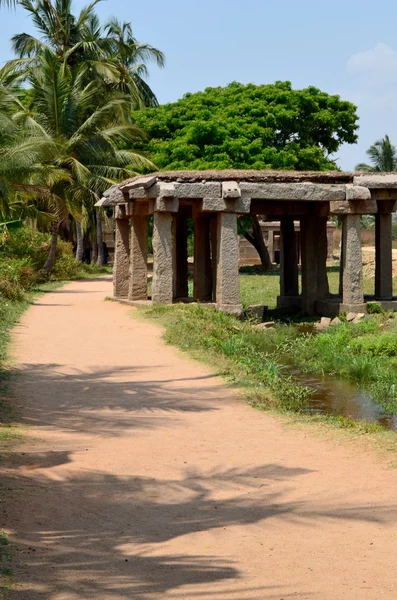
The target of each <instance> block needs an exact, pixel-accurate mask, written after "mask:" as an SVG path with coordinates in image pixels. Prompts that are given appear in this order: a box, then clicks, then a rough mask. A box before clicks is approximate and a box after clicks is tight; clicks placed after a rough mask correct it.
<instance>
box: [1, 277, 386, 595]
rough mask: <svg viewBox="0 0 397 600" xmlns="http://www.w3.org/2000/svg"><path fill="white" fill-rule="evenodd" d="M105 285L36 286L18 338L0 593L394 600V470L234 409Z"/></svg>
mask: <svg viewBox="0 0 397 600" xmlns="http://www.w3.org/2000/svg"><path fill="white" fill-rule="evenodd" d="M110 286H111V283H110V280H109V281H107V280H103V279H102V280H98V281H89V282H80V283H72V284H70V285H68V286H67V287H65V288H64V289H61V290H58V291H55V292H52V293H49V294H46V295H45V296H44V297H42V298H41V299H40V301H39V302H38V303H37V304H36V305H35V306H34V307H32V308H31V309H30V311H29V312H28V313H27V314H26V316H25V317H24V318H23V319H22V322H21V324H20V326H19V327H18V328H17V330H16V333H15V346H14V354H15V356H16V358H17V361H18V366H19V368H21V369H22V370H23V375H21V376H20V377H18V378H17V380H16V381H15V383H14V385H13V393H14V395H15V397H16V398H18V401H19V403H20V407H21V410H22V413H23V415H24V420H25V422H26V423H27V424H29V425H30V428H29V431H28V439H27V442H26V444H25V445H24V446H23V447H22V448H21V449H20V450H19V451H18V452H17V453H16V454H15V455H14V457H13V459H12V460H9V461H8V463H7V464H6V465H5V468H4V469H3V475H4V479H3V483H4V485H3V487H2V489H1V493H2V496H3V498H4V497H5V499H6V501H7V507H8V508H7V509H6V511H5V514H4V519H5V523H4V525H5V527H6V530H7V531H8V532H9V534H10V542H11V544H12V547H13V548H14V552H13V555H14V564H15V568H14V571H15V573H16V578H17V580H18V582H19V584H20V585H19V586H18V587H17V588H16V589H15V591H14V592H13V593H12V594H11V596H10V597H11V598H12V599H14V600H39V599H43V600H86V599H87V600H88V599H94V598H95V599H96V600H131V599H132V598H134V600H152V599H162V598H167V599H173V600H176V599H186V600H193V599H196V598H197V600H205V599H207V598H208V599H210V598H211V599H215V600H240V599H241V600H270V599H278V600H282V599H284V600H286V599H289V598H305V599H312V598H313V599H318V600H339V599H349V600H351V599H352V600H354V599H357V600H358V599H360V600H369V599H371V600H375V599H376V600H377V599H378V598H385V599H387V600H389V599H390V600H392V599H393V600H394V599H395V598H396V596H397V581H396V576H395V557H396V552H397V535H396V534H397V472H396V471H393V470H387V469H386V468H384V467H383V466H382V465H381V464H378V462H377V460H376V458H374V457H373V456H370V455H366V454H365V453H363V451H362V449H359V448H355V447H354V446H351V445H345V444H338V443H337V442H336V441H329V440H328V441H326V440H317V439H313V438H311V437H306V435H305V433H304V431H295V430H288V429H285V428H284V427H283V426H282V423H281V422H279V421H277V420H276V419H273V418H271V417H269V416H267V415H266V414H263V413H260V412H257V411H255V410H253V409H251V408H249V407H248V406H246V405H244V404H242V403H239V402H238V401H237V400H235V399H234V398H233V394H232V393H231V391H230V390H229V389H227V388H225V387H223V386H222V384H221V382H220V380H218V379H217V378H216V377H214V376H213V375H212V374H211V373H210V372H209V371H208V370H207V369H206V368H204V367H202V366H201V365H198V364H196V363H194V362H193V361H190V360H188V359H186V358H185V357H182V356H181V355H179V354H178V353H177V352H176V351H175V350H174V349H172V348H169V347H167V346H165V344H164V343H163V342H162V340H161V331H160V330H159V329H158V328H157V327H156V326H154V325H152V324H150V323H147V322H143V321H140V320H137V319H134V318H130V316H129V313H130V311H131V309H129V308H128V307H125V306H120V305H117V304H113V303H105V302H103V299H104V297H105V296H106V295H110V293H111V287H110ZM8 488H10V489H8ZM10 490H11V491H10Z"/></svg>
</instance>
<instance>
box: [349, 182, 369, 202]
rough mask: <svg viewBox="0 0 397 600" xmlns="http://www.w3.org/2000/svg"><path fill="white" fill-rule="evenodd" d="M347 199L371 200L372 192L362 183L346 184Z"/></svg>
mask: <svg viewBox="0 0 397 600" xmlns="http://www.w3.org/2000/svg"><path fill="white" fill-rule="evenodd" d="M346 200H371V192H370V191H369V189H368V188H367V187H363V186H362V185H352V184H350V183H348V184H347V185H346Z"/></svg>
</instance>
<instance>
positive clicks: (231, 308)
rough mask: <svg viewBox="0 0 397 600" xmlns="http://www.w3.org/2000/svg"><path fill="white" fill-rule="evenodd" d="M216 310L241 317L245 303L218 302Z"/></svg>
mask: <svg viewBox="0 0 397 600" xmlns="http://www.w3.org/2000/svg"><path fill="white" fill-rule="evenodd" d="M216 310H217V311H218V312H224V313H226V314H228V315H234V316H235V317H240V316H241V315H242V314H243V305H242V304H217V305H216Z"/></svg>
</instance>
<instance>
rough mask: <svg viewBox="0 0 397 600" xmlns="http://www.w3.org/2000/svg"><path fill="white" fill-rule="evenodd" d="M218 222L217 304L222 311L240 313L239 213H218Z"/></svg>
mask: <svg viewBox="0 0 397 600" xmlns="http://www.w3.org/2000/svg"><path fill="white" fill-rule="evenodd" d="M217 222H218V228H217V261H218V265H217V275H216V280H217V281H216V304H217V308H218V310H220V311H223V312H228V313H231V314H236V315H240V314H241V312H242V305H241V303H240V283H239V269H238V265H239V238H238V233H237V215H236V214H235V213H226V212H221V213H219V214H218V215H217Z"/></svg>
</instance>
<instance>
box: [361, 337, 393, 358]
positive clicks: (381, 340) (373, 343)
mask: <svg viewBox="0 0 397 600" xmlns="http://www.w3.org/2000/svg"><path fill="white" fill-rule="evenodd" d="M351 348H352V350H353V351H354V352H357V354H359V353H361V352H362V353H364V354H368V355H369V356H397V335H396V334H395V333H392V332H386V333H383V334H382V335H379V333H378V332H377V333H374V334H369V335H366V336H363V337H359V338H356V339H354V340H352V342H351Z"/></svg>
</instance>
